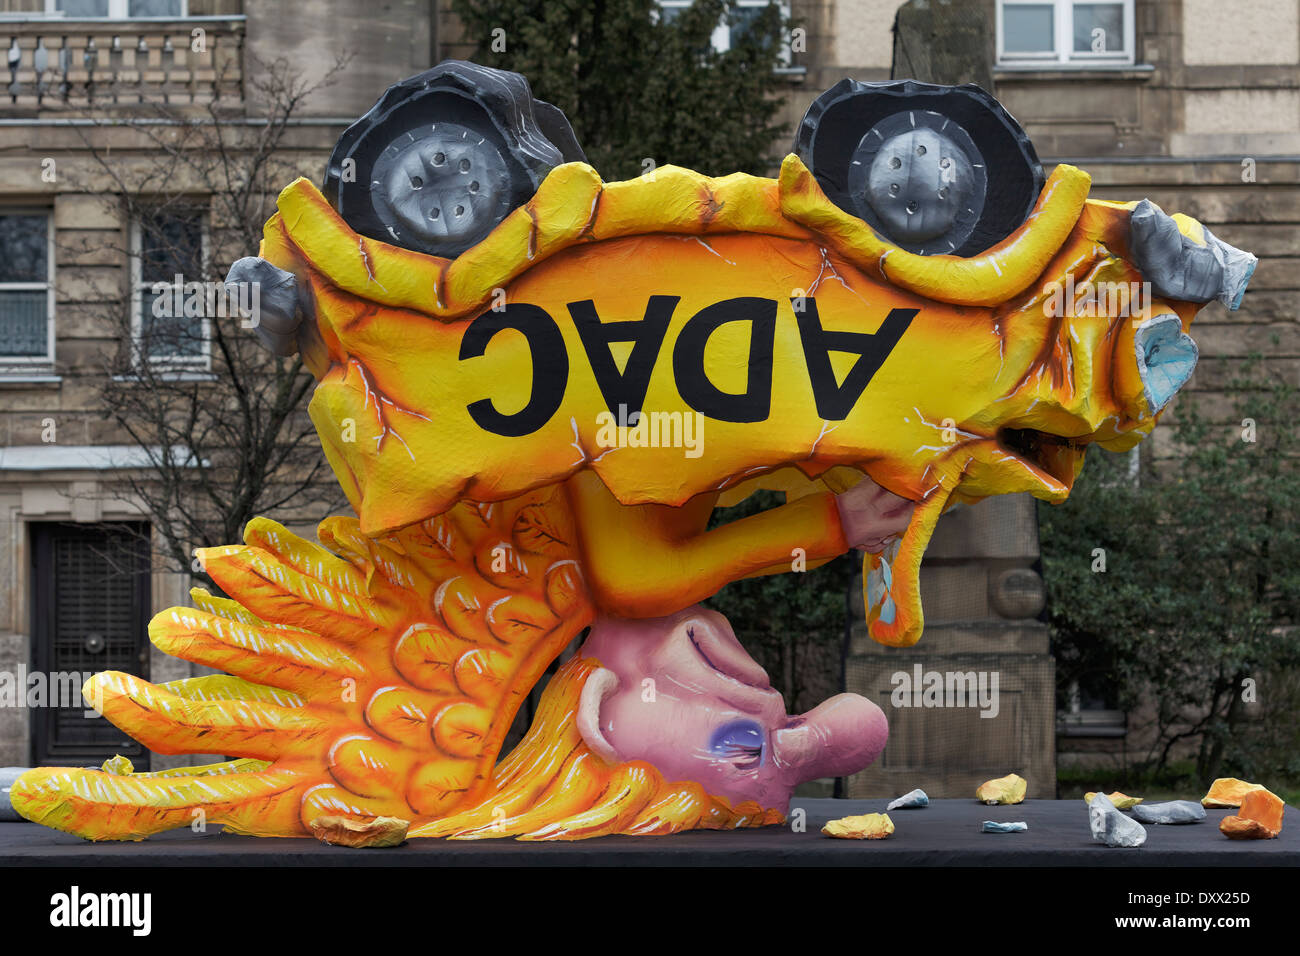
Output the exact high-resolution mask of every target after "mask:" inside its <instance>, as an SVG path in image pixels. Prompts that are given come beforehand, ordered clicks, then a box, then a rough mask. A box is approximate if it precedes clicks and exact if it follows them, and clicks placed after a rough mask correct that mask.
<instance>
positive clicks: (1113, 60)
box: [995, 0, 1137, 69]
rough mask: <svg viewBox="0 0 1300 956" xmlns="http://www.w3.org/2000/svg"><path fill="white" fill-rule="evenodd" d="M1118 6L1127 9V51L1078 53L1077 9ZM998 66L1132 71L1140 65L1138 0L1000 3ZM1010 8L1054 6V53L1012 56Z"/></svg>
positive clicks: (1014, 0)
mask: <svg viewBox="0 0 1300 956" xmlns="http://www.w3.org/2000/svg"><path fill="white" fill-rule="evenodd" d="M1092 3H1117V4H1119V5H1120V6H1122V7H1123V12H1122V17H1123V24H1124V25H1123V31H1124V41H1125V42H1124V46H1125V49H1124V50H1123V51H1121V52H1116V53H1093V52H1092V51H1091V50H1085V51H1082V52H1075V50H1074V8H1075V7H1076V6H1078V5H1080V4H1092ZM995 6H996V11H997V16H996V21H997V27H996V29H997V38H996V44H997V51H996V52H997V66H999V67H1020V68H1022V69H1023V68H1029V69H1079V68H1092V69H1105V68H1115V67H1131V66H1133V64H1134V63H1136V62H1137V59H1136V58H1137V29H1136V20H1135V16H1134V0H997V2H996V5H995ZM1008 6H1012V7H1026V6H1050V7H1051V8H1052V42H1053V49H1052V50H1051V51H1050V52H1032V51H1031V52H1022V51H1017V52H1014V53H1008V52H1007V51H1006V49H1005V48H1004V44H1005V42H1006V31H1005V26H1004V12H1005V10H1006V8H1007V7H1008Z"/></svg>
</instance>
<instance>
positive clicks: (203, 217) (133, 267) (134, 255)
mask: <svg viewBox="0 0 1300 956" xmlns="http://www.w3.org/2000/svg"><path fill="white" fill-rule="evenodd" d="M193 213H194V216H195V218H197V219H198V222H199V259H200V262H201V270H202V272H203V274H204V275H207V272H208V267H209V265H210V262H211V258H210V257H211V242H210V238H209V230H208V211H207V210H206V209H204V208H202V207H201V206H198V205H196V206H195V207H194V209H193ZM181 217H182V214H181V213H180V212H177V213H176V218H181ZM129 259H130V263H129V269H130V283H131V296H130V299H131V302H130V309H131V354H132V362H131V365H132V367H133V368H135V367H138V365H139V363H140V362H141V361H148V363H149V365H150V366H151V367H152V368H155V369H159V370H162V371H168V370H172V371H176V372H208V371H211V369H212V316H209V315H204V316H203V317H202V323H203V325H202V335H201V341H202V354H201V355H195V356H185V355H150V354H149V353H148V352H146V350H145V347H144V324H143V322H144V316H143V314H142V310H143V308H144V297H145V293H146V292H148V293H149V294H152V289H153V286H154V285H155V283H154V282H146V281H145V280H144V226H143V224H142V223H141V222H140V219H139V217H138V216H132V217H131V221H130V252H129ZM194 281H204V280H194ZM183 294H184V290H182V295H183Z"/></svg>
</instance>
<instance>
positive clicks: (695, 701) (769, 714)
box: [578, 605, 889, 810]
mask: <svg viewBox="0 0 1300 956" xmlns="http://www.w3.org/2000/svg"><path fill="white" fill-rule="evenodd" d="M581 653H582V655H583V656H585V657H594V658H595V659H597V660H598V661H600V663H601V665H602V667H603V668H604V670H603V671H598V672H597V673H596V674H594V675H592V677H590V678H589V679H588V682H587V685H586V687H585V688H584V690H583V694H582V700H581V703H580V705H579V713H578V729H579V731H580V732H581V733H582V736H583V738H584V740H585V741H586V743H587V745H588V746H589V747H590V748H591V749H592V750H593V751H595V752H596V753H598V754H600V755H601V756H602V757H604V758H605V759H607V760H610V761H612V762H626V761H630V760H644V761H646V762H647V763H650V764H652V765H653V766H654V767H655V768H656V769H658V770H659V772H660V773H661V774H663V776H664V779H665V780H667V781H670V782H671V781H678V780H693V781H696V782H697V783H699V784H701V785H702V786H703V787H704V788H705V790H707V791H708V792H709V793H711V794H715V795H718V796H723V797H726V798H727V799H729V800H731V801H732V803H733V804H735V803H739V802H741V801H744V800H757V801H758V802H759V804H761V805H762V806H763V807H764V808H770V807H776V808H778V809H781V810H784V809H785V808H786V806H787V805H788V803H789V800H790V794H791V793H792V792H793V790H794V788H795V786H796V785H798V784H799V783H802V782H803V781H805V780H812V779H815V778H818V777H831V776H841V775H844V774H849V773H855V772H857V771H858V770H861V769H862V768H863V767H866V766H867V765H868V764H870V763H871V762H872V761H873V760H875V759H876V758H877V757H878V756H879V755H880V753H881V751H882V750H884V748H885V740H886V739H887V738H888V736H889V728H888V725H887V724H886V721H885V715H884V713H883V712H882V711H881V709H880V708H879V707H877V706H876V705H875V704H873V703H872V702H871V701H869V700H867V699H866V698H865V697H860V696H858V695H857V694H839V695H837V696H835V697H832V698H831V699H830V700H828V701H826V702H825V703H823V704H821V705H820V706H818V707H816V708H814V709H813V710H811V711H809V712H808V713H806V714H801V715H799V716H796V717H791V716H788V715H787V714H786V712H785V704H784V702H783V701H782V699H781V695H780V694H779V693H778V692H777V691H776V690H775V689H773V687H772V684H771V682H770V681H769V680H768V677H767V673H766V672H765V671H764V670H763V668H761V667H759V666H758V664H756V663H755V662H754V660H753V658H751V657H750V656H749V654H748V652H746V651H745V649H744V648H743V647H742V646H741V644H740V642H739V641H738V640H737V639H736V635H735V633H734V632H733V631H732V630H731V625H730V624H728V623H727V619H726V618H724V617H723V616H722V615H721V614H718V613H717V612H716V611H709V610H706V609H705V608H702V607H699V606H698V605H697V606H695V607H692V608H687V609H686V610H685V611H681V612H679V613H677V614H674V615H672V616H671V617H664V618H652V619H647V620H636V621H630V620H623V619H619V618H599V619H597V621H596V623H595V624H594V625H592V628H591V634H590V636H589V637H588V638H587V641H586V643H585V644H584V645H583V647H582V651H581Z"/></svg>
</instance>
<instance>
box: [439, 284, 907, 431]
mask: <svg viewBox="0 0 1300 956" xmlns="http://www.w3.org/2000/svg"><path fill="white" fill-rule="evenodd" d="M679 302H680V297H678V296H672V295H653V296H651V297H650V299H649V301H648V302H647V303H646V308H645V315H644V317H643V318H641V319H630V320H626V321H619V322H602V321H601V319H600V315H599V314H598V313H597V311H596V305H595V303H594V302H593V301H592V300H591V299H583V300H581V301H578V302H570V303H568V304H567V308H568V310H569V315H570V317H571V318H572V319H573V323H574V327H575V328H576V329H577V332H578V338H579V340H580V341H581V342H582V348H583V352H584V353H585V355H586V359H587V362H588V364H589V365H590V366H591V371H592V374H593V375H594V377H595V379H596V384H597V386H598V387H599V388H600V393H601V397H602V398H603V399H604V400H605V404H606V405H607V406H608V408H609V410H610V412H611V413H612V412H613V411H614V410H615V409H617V408H620V407H622V408H624V409H628V410H630V411H633V412H639V411H641V409H642V406H643V404H644V402H645V397H646V392H647V391H648V390H649V388H650V377H651V375H652V374H653V373H654V370H655V367H656V365H657V363H658V361H659V357H660V354H661V352H663V350H664V340H665V339H666V338H667V335H668V327H669V324H670V323H671V321H672V317H673V313H674V311H675V310H676V308H677V305H678V303H679ZM791 302H792V303H794V304H796V308H795V312H794V314H795V317H796V321H797V322H798V328H799V341H800V343H801V345H802V346H803V354H804V361H805V363H806V366H807V369H808V380H809V383H810V384H811V386H812V391H813V397H814V400H815V401H816V403H817V413H818V414H819V415H820V416H821V417H822V418H824V419H826V420H827V421H842V420H843V419H845V418H847V417H848V415H849V413H850V412H851V411H852V410H853V406H854V405H856V404H857V402H858V399H859V398H861V397H862V393H863V392H864V391H865V390H866V387H867V385H868V384H870V382H871V379H872V378H873V377H874V376H875V374H876V372H878V371H879V370H880V367H881V365H883V364H884V362H885V359H887V358H888V357H889V354H890V353H891V352H892V351H893V350H894V347H895V346H896V345H897V344H898V342H899V340H900V339H901V338H902V337H903V333H905V332H906V331H907V328H908V326H909V325H911V323H912V319H914V318H915V317H916V314H917V312H918V310H917V309H891V310H890V311H889V314H888V315H886V316H885V320H884V322H882V323H881V325H880V328H879V329H877V330H876V331H875V332H839V331H834V330H828V329H825V328H823V327H822V321H821V316H820V314H819V313H818V311H817V301H816V299H814V298H813V297H811V296H808V297H804V298H802V299H792V300H791ZM777 306H778V303H777V300H776V299H764V298H758V297H755V296H740V297H737V298H732V299H724V300H722V301H721V302H715V303H713V304H712V305H709V306H706V307H705V308H703V309H701V310H700V311H698V312H696V313H695V314H694V315H693V316H691V317H690V319H688V320H687V321H686V323H685V325H683V326H682V328H681V331H680V332H679V333H678V334H677V338H676V340H675V341H674V342H673V343H672V344H671V346H670V349H671V361H672V369H673V379H674V381H675V382H676V384H677V391H678V394H679V395H680V396H681V398H682V401H683V402H685V403H686V405H687V406H689V407H690V408H691V409H693V410H694V411H696V412H699V413H700V414H701V415H704V416H706V417H708V418H712V419H716V420H718V421H725V422H742V423H743V422H762V421H766V420H767V417H768V415H769V413H770V412H771V408H772V385H773V382H772V355H773V346H774V342H775V337H776V322H777ZM734 322H748V323H749V325H750V336H749V360H748V375H747V377H746V383H745V390H744V391H743V392H726V391H723V390H722V389H720V388H718V387H717V385H715V384H714V383H713V381H712V380H710V378H709V376H708V372H707V370H706V369H705V367H704V352H705V347H706V346H707V345H708V342H709V339H710V337H711V336H712V335H713V333H714V332H716V331H717V330H718V329H720V328H722V327H723V326H725V325H729V324H731V323H734ZM504 329H513V330H514V331H516V332H519V333H520V334H522V335H523V336H524V339H525V340H526V341H527V343H528V349H529V352H530V354H531V358H532V389H531V392H530V394H529V398H528V402H527V404H526V405H525V406H524V407H523V408H522V409H520V410H519V411H517V412H514V413H512V414H508V415H507V414H503V413H502V412H500V411H499V410H498V409H497V407H496V405H495V404H494V403H493V401H492V399H491V397H490V396H485V397H483V398H479V399H476V400H475V401H473V402H470V403H469V405H467V406H466V408H467V409H468V411H469V414H470V417H471V418H473V419H474V421H475V422H476V423H477V424H478V426H479V427H480V428H482V429H483V430H484V431H489V432H492V433H493V434H496V435H504V436H507V437H512V438H514V437H519V436H522V435H529V434H532V433H533V432H535V431H537V430H538V429H539V428H541V427H542V426H543V425H545V424H546V423H547V422H548V421H550V420H551V417H552V416H553V415H554V414H555V413H556V411H558V410H559V408H560V405H561V404H562V403H563V401H564V392H565V389H566V388H567V386H568V381H569V352H568V349H567V348H566V346H565V341H564V335H563V334H562V333H561V332H560V327H559V325H558V324H557V323H556V321H555V319H554V318H553V317H552V316H551V315H550V314H549V313H548V312H547V311H546V310H545V309H542V308H541V307H540V306H536V305H531V304H529V303H526V302H512V303H510V304H508V305H506V306H505V307H504V308H502V309H500V310H496V311H493V310H488V311H486V312H484V313H483V314H482V315H480V316H479V317H478V318H476V319H475V320H474V321H473V322H471V323H470V324H469V327H468V328H467V329H466V330H465V335H464V337H463V338H462V339H461V343H460V360H461V361H465V360H466V359H473V358H478V357H479V356H482V355H483V354H484V353H485V352H486V351H487V347H488V344H489V343H490V342H491V341H492V339H493V338H494V337H495V336H496V334H497V333H498V332H501V331H502V330H504ZM616 342H617V343H631V344H632V350H631V352H630V354H629V355H628V359H627V363H626V365H625V366H624V368H623V369H622V371H620V370H619V368H618V364H617V363H616V362H615V360H614V356H613V353H612V352H611V350H610V346H611V345H613V344H614V343H616ZM832 352H843V353H846V354H849V355H856V356H857V358H856V360H855V361H854V364H853V367H852V368H851V369H850V370H849V373H848V374H847V375H846V376H845V377H844V381H843V382H837V381H836V378H835V372H834V370H833V368H832V366H831V360H830V353H832Z"/></svg>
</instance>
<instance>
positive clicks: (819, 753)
mask: <svg viewBox="0 0 1300 956" xmlns="http://www.w3.org/2000/svg"><path fill="white" fill-rule="evenodd" d="M888 739H889V723H888V721H886V720H885V714H884V711H882V710H881V709H880V708H879V707H877V706H876V705H875V704H873V703H872V702H871V701H869V700H867V699H866V698H865V697H860V696H859V695H857V694H838V695H836V696H835V697H832V698H830V699H829V700H827V701H824V702H823V703H821V704H819V705H818V706H816V707H814V708H813V709H812V710H810V711H808V713H806V714H804V715H803V716H802V717H801V718H799V720H798V723H797V724H796V725H795V726H793V727H788V728H786V729H785V730H778V731H777V732H776V734H775V735H774V736H773V739H772V749H773V756H774V757H775V759H776V763H777V765H778V766H779V767H780V768H781V769H782V771H783V773H784V775H785V777H786V779H787V781H788V782H789V783H790V784H791V785H794V784H798V783H802V782H803V781H805V780H814V779H816V778H818V777H841V776H845V775H846V774H851V773H857V772H858V771H859V770H861V769H863V768H864V767H866V766H867V765H868V764H870V763H871V762H872V761H873V760H875V759H876V758H877V757H879V756H880V754H881V752H882V751H883V750H884V749H885V742H886V741H887V740H888Z"/></svg>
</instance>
